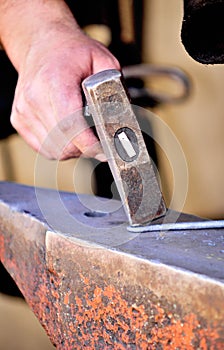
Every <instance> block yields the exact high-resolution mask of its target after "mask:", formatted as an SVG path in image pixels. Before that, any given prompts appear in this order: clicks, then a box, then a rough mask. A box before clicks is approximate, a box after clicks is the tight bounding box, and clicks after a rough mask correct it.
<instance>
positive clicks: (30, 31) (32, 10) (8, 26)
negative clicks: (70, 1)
mask: <svg viewBox="0 0 224 350" xmlns="http://www.w3.org/2000/svg"><path fill="white" fill-rule="evenodd" d="M0 13H1V16H0V42H1V44H2V46H3V48H4V49H5V50H6V52H7V54H8V56H9V58H10V60H11V62H12V63H13V65H14V66H15V68H16V69H17V70H18V71H19V70H20V66H21V65H22V64H23V62H24V61H25V59H26V56H27V54H28V52H29V50H30V48H31V47H33V46H38V45H39V44H40V43H41V42H42V41H43V40H44V41H48V42H50V41H51V40H54V39H56V38H57V35H58V36H60V35H61V34H62V33H64V32H67V34H68V33H71V34H72V33H73V34H74V32H75V31H76V30H79V27H78V25H77V23H76V21H75V19H74V17H73V15H72V14H71V12H70V10H69V9H68V7H67V5H66V4H65V3H64V1H62V0H48V1H43V0H32V1H28V0H24V1H22V0H17V1H13V0H5V1H4V0H3V1H1V0H0Z"/></svg>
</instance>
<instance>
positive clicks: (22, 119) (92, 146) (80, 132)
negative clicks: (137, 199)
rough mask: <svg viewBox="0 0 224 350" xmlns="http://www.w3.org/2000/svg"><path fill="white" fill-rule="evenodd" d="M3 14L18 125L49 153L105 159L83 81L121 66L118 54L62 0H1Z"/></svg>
mask: <svg viewBox="0 0 224 350" xmlns="http://www.w3.org/2000/svg"><path fill="white" fill-rule="evenodd" d="M0 14H1V15H0V39H1V43H2V45H3V47H4V49H5V50H6V52H7V54H8V57H9V58H10V60H11V62H12V63H13V65H14V67H15V68H16V70H17V71H18V83H17V87H16V91H15V97H14V102H13V106H12V113H11V123H12V125H13V126H14V128H15V129H16V130H17V131H18V133H19V134H20V135H21V136H22V137H23V138H24V139H25V141H26V142H27V143H28V144H29V145H30V146H31V147H32V148H33V149H34V150H36V151H37V152H40V153H41V154H42V155H44V156H45V157H47V158H50V159H59V160H62V159H68V158H73V157H79V156H81V155H82V156H84V157H93V158H97V159H99V160H101V161H104V160H105V156H104V154H103V152H102V148H101V145H100V143H99V142H98V139H97V138H96V137H95V136H94V134H93V132H92V131H91V130H90V129H89V128H88V126H87V124H86V121H85V119H84V117H83V115H82V112H81V108H82V106H83V102H82V96H81V82H82V81H83V79H85V78H86V77H88V76H89V75H91V74H94V73H97V72H99V71H101V70H104V69H110V68H114V69H120V66H119V63H118V61H117V60H116V58H115V57H114V56H113V55H112V54H111V53H110V52H109V51H108V50H107V49H106V48H105V47H104V46H103V45H101V44H100V43H99V42H97V41H95V40H93V39H91V38H89V37H87V36H86V35H85V34H84V33H83V32H82V31H81V29H80V28H79V26H78V24H77V22H76V21H75V19H74V17H73V15H72V14H71V12H70V10H69V8H68V7H67V5H66V4H65V3H64V1H62V0H32V1H30V0H23V1H22V0H0ZM71 114H72V117H70V118H67V117H68V116H71ZM71 118H72V119H71ZM71 120H72V125H73V126H72V132H73V135H74V137H71V135H70V136H69V141H68V142H67V143H66V145H65V147H64V149H63V150H62V149H61V148H60V149H58V148H59V147H58V144H59V143H60V140H62V139H63V138H66V139H67V140H68V136H67V133H68V130H69V125H70V123H71ZM58 126H59V127H58ZM57 127H58V128H57ZM55 130H58V132H55ZM70 134H71V132H70ZM46 140H47V142H46Z"/></svg>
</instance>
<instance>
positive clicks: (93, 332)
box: [69, 275, 223, 350]
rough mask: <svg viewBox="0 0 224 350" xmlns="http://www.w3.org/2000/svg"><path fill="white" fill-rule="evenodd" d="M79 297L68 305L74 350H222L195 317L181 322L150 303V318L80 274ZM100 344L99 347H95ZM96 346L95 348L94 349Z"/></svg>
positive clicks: (116, 293) (111, 289) (111, 288)
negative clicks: (74, 343) (159, 348)
mask: <svg viewBox="0 0 224 350" xmlns="http://www.w3.org/2000/svg"><path fill="white" fill-rule="evenodd" d="M81 278H82V282H83V284H84V287H83V295H82V296H77V295H76V296H74V299H73V300H74V301H75V304H70V312H71V314H72V318H71V319H70V320H74V321H70V322H69V329H70V334H71V336H72V337H73V339H77V345H76V349H83V348H85V349H87V350H88V349H89V350H90V349H94V348H99V349H115V350H122V349H131V348H132V347H133V346H135V348H136V349H143V350H147V349H150V350H156V349H157V348H158V345H160V347H162V349H163V350H176V349H185V350H194V349H195V348H198V349H202V350H210V349H211V350H215V349H217V350H221V349H223V343H222V342H221V340H220V341H219V334H218V332H217V331H215V330H214V329H213V328H211V327H208V326H207V328H202V326H201V324H200V322H199V321H198V319H197V317H196V315H194V314H189V315H186V316H185V317H184V318H183V319H182V320H180V319H178V316H177V315H174V314H172V313H171V312H169V313H167V312H166V311H165V310H164V309H163V308H162V307H161V305H159V304H158V305H157V304H156V305H155V304H151V311H152V314H151V315H149V314H148V313H147V312H146V310H145V306H144V305H142V304H141V305H137V304H132V305H130V304H129V303H128V302H127V300H125V299H124V298H123V296H122V294H121V292H119V291H117V290H116V289H115V287H114V286H112V285H107V286H105V287H99V286H95V288H93V286H92V285H91V284H90V283H89V279H87V278H83V276H82V275H81ZM78 344H79V345H78ZM98 344H102V346H100V345H98ZM97 346H98V347H97Z"/></svg>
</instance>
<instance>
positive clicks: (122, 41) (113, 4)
mask: <svg viewBox="0 0 224 350" xmlns="http://www.w3.org/2000/svg"><path fill="white" fill-rule="evenodd" d="M74 3H75V2H74ZM78 3H79V2H78ZM82 3H83V1H82ZM87 3H88V4H87V5H86V6H92V7H94V6H95V7H96V6H98V7H99V9H101V10H99V9H97V8H95V12H94V11H93V10H90V11H88V13H89V14H90V13H92V14H93V13H96V14H97V15H95V18H93V19H88V16H87V18H85V21H83V22H82V19H80V25H82V27H83V28H84V30H85V31H86V32H87V33H88V34H89V35H91V36H93V37H94V38H96V39H98V40H100V41H102V42H103V43H104V44H105V45H107V46H109V48H110V49H111V51H113V52H114V53H115V54H116V55H117V56H118V58H119V59H120V61H121V63H122V66H130V65H136V64H140V63H146V64H150V65H153V67H155V66H156V67H157V68H160V69H162V68H164V67H166V68H168V69H170V68H174V67H175V68H178V69H181V70H183V73H184V74H186V78H187V81H188V84H189V86H188V88H189V87H190V93H187V94H186V95H187V96H186V98H183V99H178V96H179V95H182V94H183V95H184V92H183V90H184V88H185V87H186V86H185V87H184V85H183V84H182V83H181V80H180V81H179V80H178V79H176V78H174V79H173V77H171V79H170V75H169V74H162V75H160V74H155V75H153V74H151V75H150V74H149V76H146V77H140V78H138V77H137V78H136V76H135V77H134V78H132V77H128V78H127V85H128V86H129V88H130V94H131V92H132V91H133V88H134V89H136V88H138V87H139V86H140V88H142V86H144V87H146V88H147V91H145V90H144V89H143V97H142V96H140V98H139V99H137V98H135V99H134V98H133V102H134V103H135V102H136V104H138V102H139V103H140V105H142V106H143V107H144V108H148V109H149V111H152V112H153V113H155V114H156V115H157V117H158V118H159V120H160V121H163V122H164V123H165V125H166V126H168V127H167V128H165V129H164V128H161V127H160V125H162V124H161V123H157V122H155V123H154V121H153V118H149V123H150V128H152V131H153V134H154V135H155V139H160V140H162V144H163V151H162V150H161V147H159V145H158V144H157V143H156V144H153V145H152V144H150V146H149V147H150V150H151V153H152V154H153V157H155V161H156V163H157V165H158V168H159V174H160V178H161V186H162V191H163V193H164V196H165V199H166V202H167V204H168V205H169V204H170V203H171V202H172V208H173V209H176V210H181V211H184V212H187V213H192V214H196V215H199V216H204V217H209V218H223V216H224V186H223V184H222V180H223V175H224V162H223V149H224V137H223V130H224V108H223V107H224V97H223V94H224V92H223V90H224V89H223V81H224V66H222V65H214V66H212V65H209V66H208V65H202V64H200V63H197V62H196V61H194V60H193V59H192V58H191V57H190V56H189V55H188V54H187V52H186V51H185V49H184V47H183V45H182V43H181V37H180V32H181V26H182V20H183V3H182V2H181V1H179V0H172V1H165V0H144V1H131V0H118V1H106V2H104V1H99V2H98V3H97V5H96V4H95V2H93V4H91V2H88V1H87ZM68 4H69V6H70V7H71V8H72V7H73V6H74V4H73V2H72V0H71V1H68ZM80 6H81V5H80ZM82 6H83V4H82ZM82 6H81V7H80V9H79V12H78V10H77V11H76V13H82V11H83V8H82ZM86 6H84V7H85V8H89V7H86ZM108 7H109V13H110V17H111V18H110V21H109V20H108V18H107V16H106V15H105V13H107V12H105V11H106V10H105V8H108ZM102 9H103V10H102ZM100 16H101V17H102V18H103V20H102V21H101V20H100V19H99V18H100ZM105 16H106V18H107V21H106V20H105ZM93 17H94V16H93ZM98 17H99V18H98ZM88 20H89V23H88ZM111 22H113V24H111ZM108 23H109V25H108ZM3 60H4V58H3ZM0 70H1V66H0ZM127 72H128V71H127ZM0 74H2V72H0ZM10 74H12V76H11V75H10V77H11V78H12V81H14V79H15V75H14V73H10ZM130 74H131V73H130ZM0 76H1V75H0ZM8 77H9V75H8ZM177 78H178V77H177ZM5 79H7V77H5V76H4V77H3V78H2V79H1V80H2V81H1V84H0V85H1V86H0V89H1V90H0V92H1V95H2V96H5V95H4V93H5V90H4V86H5V84H4V82H5ZM2 82H3V84H2ZM150 90H151V92H152V94H151V96H148V95H147V94H148V92H149V95H150ZM155 92H156V95H155ZM164 93H165V94H166V95H168V96H171V98H170V99H168V100H166V101H165V100H163V99H161V100H160V99H159V98H157V97H158V96H164ZM144 94H146V95H147V96H145V95H144ZM155 96H157V97H155ZM173 96H174V98H172V97H173ZM175 96H177V98H176V99H175ZM4 98H5V99H7V96H5V97H4ZM10 98H11V99H12V96H11V97H10ZM10 98H9V101H10ZM3 102H4V101H3ZM3 102H2V101H1V104H2V103H3ZM8 113H9V114H10V111H9V112H8ZM149 115H150V114H149ZM8 117H9V116H8ZM144 118H147V113H146V114H145V115H144ZM156 120H157V119H156ZM6 129H7V128H6ZM6 129H5V130H6ZM7 130H9V129H7ZM172 132H173V134H172ZM10 133H11V130H9V131H7V133H6V134H5V135H3V136H4V137H3V136H2V139H1V141H0V180H1V181H15V182H19V183H23V184H28V185H34V175H35V166H36V164H37V163H36V160H37V155H36V154H35V152H33V151H32V150H31V149H30V148H29V147H28V146H27V145H26V144H25V142H24V141H23V140H22V139H21V137H20V136H18V135H17V134H16V133H13V135H11V136H8V137H5V136H7V135H8V134H10ZM170 135H175V136H172V137H170ZM174 140H175V142H174ZM177 145H178V146H177ZM170 155H172V156H171V157H170ZM55 164H56V165H55ZM55 166H56V167H57V176H56V178H57V181H56V182H57V183H55V174H54V172H55ZM186 169H187V173H186ZM38 171H39V173H40V174H41V176H39V178H38V185H39V186H43V187H49V188H55V187H56V188H58V189H60V190H66V191H76V192H79V193H97V194H99V195H107V189H105V191H104V192H103V191H101V189H99V187H98V185H97V183H98V182H100V181H101V180H100V174H98V172H96V174H95V163H94V162H92V161H91V160H78V161H77V160H69V161H65V162H63V163H62V162H61V163H60V164H58V163H55V162H53V161H48V160H46V159H44V158H42V157H38ZM182 175H183V177H184V178H183V179H182ZM108 176H109V175H108ZM90 179H91V181H90ZM182 180H183V181H182ZM90 182H92V183H93V188H91V187H90V186H89V183H90ZM177 182H178V183H177ZM101 183H102V182H101ZM105 186H106V188H107V187H108V186H110V185H109V184H108V183H106V184H105ZM185 194H186V199H184V201H183V198H185V197H184V196H185ZM0 278H1V277H0ZM0 281H1V282H0V283H1V284H2V283H4V280H3V279H2V278H1V280H0ZM7 331H8V332H7ZM39 348H41V349H42V350H45V349H46V350H47V349H51V348H52V346H51V345H50V343H49V341H48V339H47V337H46V336H45V334H44V332H43V331H42V329H41V327H40V325H39V324H38V322H37V321H36V319H35V317H34V316H33V315H32V312H30V310H29V308H28V307H27V305H26V304H25V302H24V301H22V300H21V299H17V298H15V297H12V296H7V295H4V294H0V349H4V350H7V349H10V350H11V349H16V350H20V349H21V350H22V349H23V350H24V349H32V350H35V349H39Z"/></svg>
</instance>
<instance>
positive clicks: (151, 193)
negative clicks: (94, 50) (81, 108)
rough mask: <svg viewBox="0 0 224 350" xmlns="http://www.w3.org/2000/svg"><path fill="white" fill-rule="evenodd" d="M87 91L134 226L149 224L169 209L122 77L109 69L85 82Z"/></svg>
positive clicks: (131, 223)
mask: <svg viewBox="0 0 224 350" xmlns="http://www.w3.org/2000/svg"><path fill="white" fill-rule="evenodd" d="M82 86H83V90H84V93H85V96H86V100H87V103H88V106H89V111H90V113H91V114H92V117H93V120H94V123H95V126H96V130H97V133H98V136H99V139H100V141H101V144H102V147H103V150H104V152H105V154H106V157H107V159H108V163H109V166H110V169H111V172H112V174H113V177H114V180H115V183H116V185H117V188H118V191H119V194H120V197H121V200H122V203H123V206H124V209H125V211H126V213H127V216H128V220H129V223H130V225H144V224H148V223H149V222H150V221H152V220H153V219H155V218H157V217H160V216H163V215H165V213H166V206H165V203H164V200H163V197H162V194H161V191H160V188H159V184H158V181H157V178H156V175H155V172H154V169H153V165H152V162H151V159H150V157H149V155H148V152H147V149H146V146H145V143H144V140H143V137H142V133H141V130H140V127H139V124H138V122H137V119H136V116H135V114H134V112H133V110H132V107H131V104H130V102H129V99H128V96H127V94H126V91H125V88H124V85H123V82H122V75H121V73H120V72H119V71H117V70H114V69H109V70H106V71H102V72H99V73H97V74H94V75H92V76H90V77H88V78H87V79H85V80H84V81H83V84H82Z"/></svg>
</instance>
